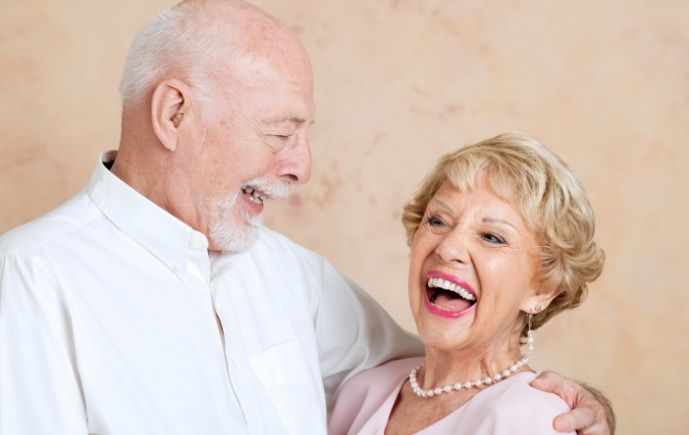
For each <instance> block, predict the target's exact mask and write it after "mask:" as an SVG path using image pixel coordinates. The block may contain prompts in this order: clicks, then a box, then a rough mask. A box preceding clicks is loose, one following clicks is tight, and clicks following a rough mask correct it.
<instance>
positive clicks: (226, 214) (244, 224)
mask: <svg viewBox="0 0 689 435" xmlns="http://www.w3.org/2000/svg"><path fill="white" fill-rule="evenodd" d="M245 186H250V187H253V188H254V189H257V190H259V191H261V192H264V193H265V194H266V199H280V198H285V197H286V196H287V195H288V194H289V188H290V185H289V183H270V182H269V181H267V180H266V179H264V178H255V179H253V180H250V181H248V182H247V183H246V184H245ZM239 195H240V192H236V193H235V194H234V195H232V196H229V197H227V198H225V199H223V200H221V201H218V203H216V204H215V207H214V208H215V209H217V210H220V212H219V214H218V217H219V219H218V220H217V221H216V223H215V224H214V225H213V228H211V234H210V236H211V240H212V241H213V242H214V243H215V245H216V246H217V247H218V248H220V249H221V250H222V251H226V252H242V251H245V250H247V249H249V248H250V247H251V246H253V244H254V243H256V240H258V229H259V227H260V226H261V215H252V214H251V213H250V212H249V211H248V210H242V212H241V215H240V216H238V217H235V213H234V207H235V206H236V205H237V200H238V199H239ZM237 220H238V222H237Z"/></svg>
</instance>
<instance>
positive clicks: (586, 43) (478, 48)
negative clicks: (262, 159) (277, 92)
mask: <svg viewBox="0 0 689 435" xmlns="http://www.w3.org/2000/svg"><path fill="white" fill-rule="evenodd" d="M257 3H258V4H259V5H261V6H263V7H265V8H266V9H268V10H269V11H271V12H273V13H274V14H275V15H277V16H278V17H279V18H281V19H282V20H283V21H285V22H287V23H288V24H290V25H291V26H293V28H294V29H295V30H296V31H297V32H299V34H300V35H301V36H302V39H303V41H304V43H305V44H306V46H307V49H308V50H309V52H310V54H311V57H312V59H313V63H314V68H315V73H316V80H317V81H316V98H317V104H318V114H317V118H318V120H317V124H316V126H315V127H314V131H313V142H312V144H313V153H314V173H313V179H312V181H311V183H310V184H308V185H306V186H303V187H300V188H297V189H296V193H295V195H293V197H292V198H291V199H290V200H289V201H286V202H284V203H281V204H271V205H270V207H269V211H268V212H267V216H266V219H265V220H266V221H267V222H268V223H269V224H270V225H271V226H273V227H274V228H277V229H279V230H282V231H283V232H285V233H286V234H288V235H289V236H291V237H292V238H293V239H295V240H297V241H299V242H301V243H303V244H306V245H307V246H310V247H312V248H313V249H315V250H317V251H319V252H321V253H323V254H325V255H326V256H327V257H329V258H330V259H331V260H332V261H333V262H334V263H335V264H336V265H337V266H338V267H340V268H341V269H342V270H344V271H345V272H346V273H348V274H349V275H350V276H352V277H353V278H355V279H356V280H357V281H358V282H360V283H361V284H362V285H364V287H365V288H367V289H368V290H369V291H370V292H371V293H372V294H373V295H374V296H375V297H376V298H377V299H378V300H379V301H380V302H381V303H383V304H384V305H385V307H386V308H387V309H388V310H389V311H390V312H391V313H392V314H393V316H394V317H395V318H396V319H398V320H399V321H400V322H401V323H402V324H403V325H405V326H406V327H408V328H410V329H411V328H413V324H412V322H411V317H410V315H409V314H408V312H407V311H408V310H407V299H406V283H405V280H406V261H407V249H406V246H405V244H404V241H403V239H404V236H403V231H402V228H401V225H400V224H399V217H400V208H401V205H402V203H403V202H404V200H405V198H407V197H408V195H409V194H410V193H411V192H412V190H413V189H414V187H415V186H416V184H417V182H418V181H419V180H420V178H421V177H422V176H423V175H424V174H425V173H426V172H427V171H428V170H429V168H430V167H431V165H432V163H433V162H434V160H435V159H436V158H437V157H438V156H439V155H440V154H441V153H443V152H446V151H449V150H452V149H454V148H455V147H457V146H459V145H462V144H466V143H470V142H473V141H476V140H479V139H483V138H485V137H487V136H489V135H493V134H496V133H499V132H502V131H505V130H521V131H525V132H527V133H529V134H531V135H532V136H534V137H535V138H537V139H539V140H541V141H542V142H544V143H545V144H546V145H549V146H550V147H551V148H552V149H554V150H555V151H556V152H558V153H559V154H560V155H562V156H563V157H565V158H566V159H567V160H568V161H569V162H570V163H571V164H572V166H573V167H574V168H575V170H576V171H577V172H578V174H579V175H580V177H581V178H582V179H583V182H584V184H585V185H586V186H587V188H588V191H589V194H590V197H591V198H592V201H593V204H594V207H595V209H596V211H597V214H598V239H599V241H600V243H601V245H602V246H603V247H604V248H605V249H606V251H607V254H608V262H607V267H606V270H605V272H604V275H603V276H602V278H601V279H600V280H599V281H598V282H596V283H595V285H594V286H593V288H592V289H591V294H590V297H589V299H588V301H587V302H586V303H585V304H584V306H583V307H582V308H580V309H578V310H576V311H574V312H571V313H566V314H564V315H561V316H560V317H558V318H556V319H555V320H554V321H552V323H551V324H549V325H547V326H546V327H544V328H543V329H542V330H541V331H539V332H538V333H537V334H536V338H537V341H536V355H537V356H536V364H535V365H536V367H537V368H553V369H556V370H560V371H562V372H564V373H566V374H569V375H572V376H574V377H577V378H581V379H586V380H588V381H589V382H590V383H592V384H594V385H597V386H600V387H601V388H602V389H603V390H604V391H605V392H607V394H609V396H610V397H611V398H612V399H613V401H614V403H615V405H616V409H617V412H618V415H619V427H620V431H619V432H620V433H622V434H639V435H640V434H648V433H663V434H680V433H686V431H687V429H686V425H687V424H688V423H689V418H688V417H687V409H688V408H689V399H687V394H688V391H689V376H687V375H686V369H687V367H689V361H688V360H689V356H688V355H689V340H687V338H686V333H687V332H688V331H689V316H688V315H686V314H685V313H684V311H685V310H686V308H687V307H688V306H689V296H688V295H689V278H687V276H688V275H687V271H688V270H689V262H688V261H687V252H686V250H687V246H688V245H689V210H688V209H689V201H687V198H688V197H689V195H688V194H687V191H688V188H687V186H689V171H687V170H686V169H685V168H684V166H685V165H686V163H687V162H689V147H688V146H687V141H688V140H689V26H687V23H689V2H687V1H686V0H663V1H650V0H647V1H638V0H608V1H603V2H601V1H597V0H580V1H577V2H564V1H551V0H537V1H525V0H522V1H500V2H487V1H478V0H397V1H395V0H319V1H315V0H310V1H309V0H290V1H287V0H257ZM170 4H171V2H168V1H162V0H157V1H153V0H151V1H146V2H142V1H134V0H120V1H113V0H99V1H97V2H96V1H87V0H80V1H76V0H75V1H72V2H70V3H69V4H68V3H66V2H65V3H64V4H63V3H59V4H58V2H43V1H38V0H29V1H26V2H12V3H9V2H7V3H5V4H4V5H3V12H2V14H1V17H0V24H1V26H0V70H1V71H2V74H0V92H1V94H0V96H1V98H0V101H1V102H2V110H0V133H1V135H0V198H1V200H2V207H0V232H4V231H5V230H7V229H9V228H11V227H13V226H15V225H17V224H20V223H22V222H25V221H26V220H28V219H31V218H33V217H36V216H38V215H39V214H42V213H43V212H45V211H47V210H49V209H51V208H53V207H54V206H56V205H58V204H59V203H60V202H62V201H63V200H64V199H66V198H67V197H69V196H71V195H72V194H73V193H75V192H76V191H77V190H78V189H80V187H81V186H82V185H84V183H85V182H86V181H87V179H88V176H89V174H90V171H91V169H92V167H93V165H94V163H95V159H96V155H97V153H98V152H99V151H101V150H104V149H109V148H114V147H115V146H116V144H117V140H118V133H119V115H118V111H119V100H118V96H117V93H116V86H117V81H118V78H119V74H120V70H121V65H122V60H123V57H124V53H125V51H126V48H127V46H128V44H129V42H130V40H131V38H132V37H133V34H134V32H135V30H136V29H137V28H138V27H139V26H140V25H141V24H142V23H143V22H144V21H145V20H146V18H147V17H148V16H149V15H150V14H152V13H153V12H154V11H156V10H158V9H160V8H161V7H164V6H167V5H170ZM683 426H684V427H683Z"/></svg>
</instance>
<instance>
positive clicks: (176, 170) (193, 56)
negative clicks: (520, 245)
mask: <svg viewBox="0 0 689 435" xmlns="http://www.w3.org/2000/svg"><path fill="white" fill-rule="evenodd" d="M121 92H122V96H123V112H122V136H121V142H120V146H119V151H118V152H109V153H105V154H103V155H102V156H101V159H100V161H99V162H98V164H97V165H96V169H95V171H94V173H93V176H92V179H91V182H90V184H89V185H88V187H87V188H86V189H85V190H84V191H83V192H81V193H80V194H78V195H77V196H76V197H74V198H72V199H71V200H69V201H67V202H66V203H65V204H63V205H62V206H61V207H59V208H58V209H56V210H54V211H53V212H51V213H49V214H47V215H45V216H43V217H41V218H39V219H37V220H36V221H33V222H31V223H29V224H26V225H24V226H22V227H19V228H17V229H15V230H13V231H11V232H9V233H7V234H6V235H5V236H3V238H2V239H1V240H0V433H2V434H3V435H5V434H6V435H13V434H32V435H33V434H70V435H71V434H87V433H97V434H127V435H134V434H147V435H151V434H166V435H167V434H204V435H205V434H239V433H253V434H280V433H291V434H319V433H325V428H326V409H327V404H328V402H329V401H330V399H331V397H332V396H333V393H334V392H335V390H336V389H337V387H338V386H339V385H340V384H341V383H342V381H343V380H344V379H345V378H347V377H348V376H350V375H352V374H353V373H356V372H358V371H360V370H363V369H365V368H368V367H372V366H375V365H378V364H380V363H382V362H384V361H386V360H389V359H391V358H396V357H402V356H407V355H411V354H415V353H418V352H420V347H419V345H418V343H417V341H416V340H415V339H414V338H413V337H411V336H409V335H408V334H406V333H405V332H403V331H402V330H401V329H399V328H398V327H397V326H396V325H395V324H394V322H393V321H392V320H391V319H390V318H389V317H388V316H387V315H386V314H385V312H384V311H383V310H382V309H381V308H380V307H379V306H378V305H376V304H375V303H374V302H373V301H372V300H371V299H370V298H369V297H368V296H367V295H366V294H365V293H364V292H362V291H361V290H360V289H359V288H358V287H357V286H356V285H355V284H354V283H352V282H351V281H348V280H347V279H346V278H344V277H343V276H342V275H340V274H339V273H338V272H337V271H336V270H334V269H333V268H332V266H331V265H330V264H328V263H327V262H326V261H325V260H324V259H323V258H321V257H320V256H318V255H316V254H314V253H313V252H310V251H308V250H306V249H304V248H302V247H300V246H298V245H296V244H294V243H292V242H291V241H289V240H288V239H286V238H285V237H283V236H281V235H280V234H277V233H274V232H272V231H270V230H268V229H265V228H263V227H261V226H260V224H259V221H258V219H259V216H260V214H261V211H262V209H263V203H264V201H265V200H267V199H277V198H281V197H284V196H285V195H287V193H288V191H289V186H290V185H291V184H292V183H303V182H305V181H307V180H308V178H309V173H310V166H311V158H310V151H309V144H308V139H307V130H308V128H309V126H310V125H311V124H312V122H313V118H314V103H313V96H312V75H311V67H310V65H309V60H308V57H307V55H306V53H305V51H304V49H303V47H302V45H301V44H300V42H299V41H298V40H297V38H296V37H295V36H294V35H293V34H292V33H291V32H289V31H288V30H287V29H286V28H285V26H283V25H281V24H280V23H279V22H277V21H276V20H275V19H274V18H272V17H270V16H269V15H267V14H266V13H265V12H263V11H261V10H259V9H257V8H255V7H253V6H251V5H249V4H246V3H243V2H240V1H232V0H226V1H221V0H215V1H214V0H191V1H187V2H184V3H182V4H180V5H178V6H176V7H174V8H172V9H171V10H168V11H165V12H163V13H161V14H159V15H158V16H157V17H156V18H155V19H154V20H153V21H152V22H151V23H149V24H148V25H147V26H146V27H145V28H144V29H143V30H142V31H141V32H140V33H139V34H138V35H137V37H136V39H135V41H134V43H133V46H132V47H131V50H130V52H129V55H128V58H127V62H126V67H125V72H124V76H123V78H122V83H121ZM543 382H544V383H545V384H550V385H549V386H547V388H552V389H554V390H557V391H559V394H561V395H564V397H566V398H567V399H568V400H570V401H571V403H573V404H577V405H578V408H577V409H576V410H575V411H574V413H571V414H569V415H566V416H565V417H563V419H564V420H563V421H562V423H564V424H569V423H571V424H574V425H577V426H579V427H581V428H584V427H588V428H589V430H592V432H591V433H594V432H595V433H607V429H606V423H605V420H604V418H602V417H598V418H597V419H596V418H594V417H593V416H594V414H598V415H602V412H603V411H602V410H603V408H602V407H601V406H600V405H599V404H598V403H597V402H595V400H593V398H592V396H591V394H589V393H588V392H587V391H585V390H583V389H581V387H579V386H578V385H577V384H575V383H573V382H571V381H567V380H563V379H562V378H560V377H558V376H555V375H551V378H546V379H545V380H544V381H543ZM587 400H588V401H589V402H590V404H589V405H588V406H586V405H585V402H586V401H587ZM567 419H569V420H570V421H569V422H568V421H565V420H567ZM596 427H599V428H600V430H598V431H596Z"/></svg>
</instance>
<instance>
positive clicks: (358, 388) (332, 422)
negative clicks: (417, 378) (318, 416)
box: [328, 358, 422, 434]
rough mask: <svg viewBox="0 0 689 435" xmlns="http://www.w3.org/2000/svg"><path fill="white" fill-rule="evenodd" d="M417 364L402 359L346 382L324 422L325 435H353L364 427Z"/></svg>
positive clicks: (361, 373) (418, 362) (415, 361)
mask: <svg viewBox="0 0 689 435" xmlns="http://www.w3.org/2000/svg"><path fill="white" fill-rule="evenodd" d="M421 360H422V359H421V358H405V359H399V360H393V361H389V362H387V363H385V364H382V365H380V366H378V367H374V368H372V369H368V370H364V371H362V372H360V373H358V374H356V375H354V376H353V377H351V378H350V379H349V380H347V381H346V382H345V383H344V384H343V385H342V387H341V388H340V390H339V391H338V393H337V394H336V398H335V406H334V407H333V409H332V411H331V412H330V418H329V421H328V433H330V434H344V433H356V432H357V428H360V427H361V426H363V425H364V424H366V423H367V422H368V421H369V420H370V419H371V418H372V417H373V416H374V414H376V412H377V411H379V410H380V409H381V408H382V407H383V406H384V405H385V404H386V403H387V401H388V400H390V398H391V395H392V394H393V393H394V392H395V391H396V390H397V389H398V388H399V387H400V385H401V384H402V383H403V381H404V380H405V379H406V378H407V376H409V372H410V371H411V369H413V368H414V367H416V366H418V365H419V364H420V363H421ZM395 396H396V395H395ZM393 400H394V398H393ZM381 415H382V414H381ZM381 424H382V423H381ZM383 427H385V426H384V424H383Z"/></svg>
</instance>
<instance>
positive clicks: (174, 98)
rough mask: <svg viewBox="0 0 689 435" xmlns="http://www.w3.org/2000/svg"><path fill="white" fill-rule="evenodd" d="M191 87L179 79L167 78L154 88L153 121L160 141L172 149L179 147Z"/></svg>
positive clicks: (152, 102)
mask: <svg viewBox="0 0 689 435" xmlns="http://www.w3.org/2000/svg"><path fill="white" fill-rule="evenodd" d="M190 98H191V89H190V88H189V86H187V85H186V84H184V83H183V82H181V81H179V80H165V81H163V82H161V83H159V84H158V85H157V86H156V87H155V89H154V90H153V96H152V98H151V122H152V124H153V125H152V126H153V131H154V132H155V135H156V136H157V137H158V140H159V141H160V143H161V144H162V145H163V146H164V147H165V148H167V149H168V150H170V151H174V150H175V149H176V148H177V143H178V141H179V136H180V131H181V129H183V128H184V116H185V111H186V110H187V109H189V107H190V101H189V99H190Z"/></svg>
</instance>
